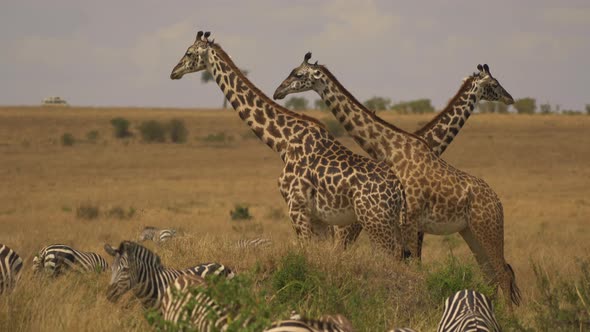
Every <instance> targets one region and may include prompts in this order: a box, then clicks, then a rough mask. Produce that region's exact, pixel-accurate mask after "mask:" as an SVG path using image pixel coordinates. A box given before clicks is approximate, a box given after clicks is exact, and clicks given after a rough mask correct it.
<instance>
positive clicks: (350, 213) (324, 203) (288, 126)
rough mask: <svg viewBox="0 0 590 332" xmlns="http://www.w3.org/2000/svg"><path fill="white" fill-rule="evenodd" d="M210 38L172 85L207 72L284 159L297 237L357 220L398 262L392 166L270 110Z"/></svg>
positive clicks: (399, 207) (398, 206) (398, 201)
mask: <svg viewBox="0 0 590 332" xmlns="http://www.w3.org/2000/svg"><path fill="white" fill-rule="evenodd" d="M207 37H208V34H207V33H205V34H204V35H203V34H202V33H199V34H197V39H196V41H195V43H194V44H193V45H191V46H190V47H189V48H188V50H187V51H186V53H185V55H184V56H183V57H182V59H181V60H180V62H179V63H178V64H177V65H176V67H175V68H174V69H173V70H172V73H171V75H170V77H171V78H172V79H180V78H182V77H183V75H185V74H188V73H191V72H197V71H200V70H207V71H208V72H209V73H211V75H212V76H213V77H214V79H215V81H216V82H217V84H218V85H219V87H220V88H221V90H222V91H223V93H224V94H225V96H226V98H227V100H228V101H229V102H230V104H231V105H232V107H233V108H234V109H235V110H236V111H237V112H238V115H239V117H240V118H241V119H242V120H243V121H244V122H245V123H246V124H247V125H248V126H249V127H250V128H251V129H252V131H253V132H254V133H255V134H256V136H258V138H260V140H262V141H263V142H264V143H265V144H266V145H267V146H269V147H270V148H271V149H273V150H274V151H275V152H277V153H278V154H279V156H280V158H281V159H282V160H283V162H284V164H285V165H284V168H283V171H282V173H281V175H280V176H279V190H280V192H281V195H282V196H283V198H284V199H285V202H286V203H287V207H288V210H289V216H290V218H291V220H292V224H293V227H294V229H295V232H296V234H297V235H298V237H299V238H300V239H302V240H307V239H310V238H311V235H312V227H311V223H312V221H313V220H319V221H321V222H323V223H325V224H328V225H348V224H352V223H354V222H356V221H357V220H358V222H359V223H360V224H361V225H362V226H363V228H364V229H365V230H367V233H368V234H369V237H370V239H371V241H372V242H373V243H375V244H377V245H378V246H379V247H381V248H383V249H385V250H386V251H387V252H389V253H391V254H392V255H393V256H394V257H396V258H398V259H399V258H401V252H402V250H401V239H399V235H400V225H403V224H404V223H405V204H404V202H405V197H404V192H403V190H402V187H401V185H400V183H399V180H398V179H397V178H396V176H395V175H394V174H393V173H392V172H391V171H390V168H389V166H388V165H387V164H386V163H384V162H379V161H374V160H372V159H370V158H367V157H364V156H360V155H357V154H354V153H352V152H351V151H350V150H349V149H347V148H346V147H345V146H344V145H342V144H340V143H339V142H338V141H336V140H335V139H334V138H333V137H332V136H331V135H330V134H329V132H328V131H327V130H326V129H325V127H324V126H323V125H322V124H321V123H320V122H319V121H317V120H315V119H313V118H310V117H307V116H304V115H300V114H297V113H295V112H292V111H289V110H287V109H285V108H283V107H281V106H280V105H278V104H276V103H275V102H273V101H272V100H271V99H270V98H268V97H267V96H265V95H264V94H263V93H262V92H261V91H260V90H259V89H258V88H256V87H255V86H254V85H253V84H252V83H251V82H250V81H249V80H248V79H247V78H246V77H245V76H244V75H243V74H242V72H241V71H240V70H239V69H238V68H237V67H236V65H235V64H234V63H233V61H232V60H231V58H230V57H229V56H228V55H227V54H226V53H225V51H224V50H223V49H222V48H221V47H220V46H219V45H218V44H215V43H213V42H211V41H209V40H208V39H207Z"/></svg>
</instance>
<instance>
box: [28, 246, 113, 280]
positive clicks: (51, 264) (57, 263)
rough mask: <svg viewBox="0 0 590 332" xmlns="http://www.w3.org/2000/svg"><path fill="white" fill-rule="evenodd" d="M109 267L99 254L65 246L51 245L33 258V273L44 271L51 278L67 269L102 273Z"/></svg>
mask: <svg viewBox="0 0 590 332" xmlns="http://www.w3.org/2000/svg"><path fill="white" fill-rule="evenodd" d="M108 267H109V264H108V263H107V261H106V260H105V259H104V258H102V257H101V256H100V255H99V254H97V253H94V252H84V251H79V250H76V249H74V248H72V247H70V246H68V245H65V244H52V245H49V246H47V247H45V248H43V249H41V250H40V251H39V253H38V254H37V255H36V256H35V257H34V258H33V272H35V273H37V272H40V271H42V270H44V271H46V272H47V273H48V274H49V275H51V276H57V275H59V274H60V273H61V272H63V271H64V270H66V269H75V270H78V271H82V272H92V271H98V272H102V271H105V270H106V269H108Z"/></svg>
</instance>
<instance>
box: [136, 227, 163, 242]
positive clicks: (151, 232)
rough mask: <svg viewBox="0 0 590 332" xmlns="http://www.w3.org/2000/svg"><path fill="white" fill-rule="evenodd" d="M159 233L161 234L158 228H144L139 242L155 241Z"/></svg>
mask: <svg viewBox="0 0 590 332" xmlns="http://www.w3.org/2000/svg"><path fill="white" fill-rule="evenodd" d="M157 232H159V230H158V229H157V228H155V227H152V226H146V227H144V228H143V231H142V232H141V234H140V235H139V241H145V240H154V238H155V237H156V233H157Z"/></svg>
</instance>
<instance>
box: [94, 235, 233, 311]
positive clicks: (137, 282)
mask: <svg viewBox="0 0 590 332" xmlns="http://www.w3.org/2000/svg"><path fill="white" fill-rule="evenodd" d="M104 249H105V251H106V252H107V253H108V254H109V255H111V256H114V257H115V260H114V261H113V266H112V268H111V269H112V273H111V281H110V284H109V287H108V290H107V299H108V300H109V301H111V302H116V301H117V300H118V299H119V298H120V297H121V296H122V295H123V294H125V293H126V292H127V291H129V290H131V289H133V292H134V295H135V296H136V297H137V298H138V299H139V300H140V301H141V302H142V303H143V305H144V306H145V307H146V308H155V309H158V308H159V307H160V305H161V300H162V296H163V295H164V293H165V290H166V287H167V286H168V284H169V283H170V282H171V281H172V280H174V279H176V278H178V276H180V275H187V274H190V275H197V276H199V277H202V278H204V277H205V276H208V275H218V276H225V277H226V278H229V279H231V278H233V277H234V276H235V274H234V273H233V272H232V271H231V270H230V269H229V268H227V267H225V266H224V265H222V264H218V263H206V264H201V265H197V266H194V267H190V268H187V269H184V270H177V269H173V268H167V267H164V266H163V265H162V263H161V260H160V257H159V256H158V255H156V254H154V253H153V252H152V251H150V250H149V249H147V248H146V247H144V246H142V245H140V244H137V243H134V242H130V241H124V242H122V243H121V244H120V245H119V248H118V249H114V248H113V247H111V246H110V245H108V244H105V247H104Z"/></svg>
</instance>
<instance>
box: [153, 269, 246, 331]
mask: <svg viewBox="0 0 590 332" xmlns="http://www.w3.org/2000/svg"><path fill="white" fill-rule="evenodd" d="M206 287H207V283H206V282H205V280H204V279H203V278H200V277H197V276H193V275H181V276H179V277H178V278H176V279H174V281H173V282H172V283H170V285H169V286H168V287H167V288H166V293H165V294H164V296H163V298H162V308H161V312H162V316H163V318H164V320H166V321H168V322H173V323H175V324H177V326H176V328H179V329H185V328H190V329H191V330H196V331H207V332H208V331H226V330H227V329H228V325H229V322H231V321H234V320H235V319H239V316H236V317H233V318H232V317H231V315H230V313H229V312H228V311H227V310H226V309H225V308H222V307H221V306H219V305H218V304H217V303H215V301H213V299H211V298H210V297H209V296H208V295H207V294H205V293H203V292H199V291H197V290H196V289H197V288H206ZM189 304H190V305H189ZM189 310H190V312H189ZM250 321H251V319H246V320H245V321H244V324H243V325H242V327H246V326H247V325H248V324H249V322H250Z"/></svg>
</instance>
